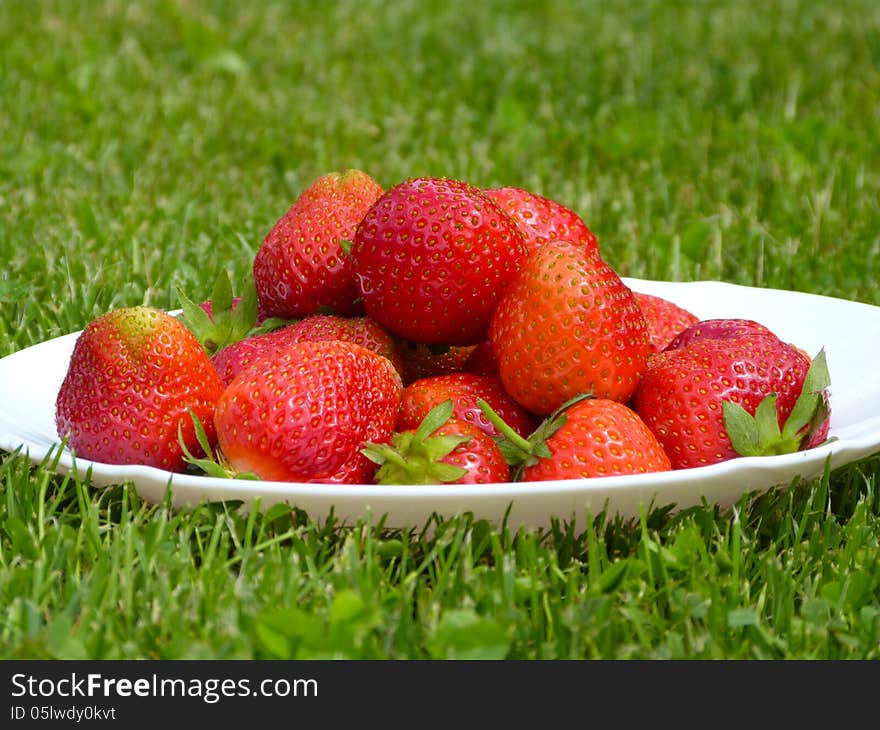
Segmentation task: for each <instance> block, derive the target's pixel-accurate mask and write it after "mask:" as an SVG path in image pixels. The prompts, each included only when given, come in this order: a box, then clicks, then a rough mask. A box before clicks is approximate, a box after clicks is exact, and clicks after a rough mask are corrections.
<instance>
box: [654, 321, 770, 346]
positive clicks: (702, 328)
mask: <svg viewBox="0 0 880 730" xmlns="http://www.w3.org/2000/svg"><path fill="white" fill-rule="evenodd" d="M753 334H754V335H773V336H774V337H775V335H774V334H773V332H771V331H770V330H769V329H768V328H767V327H765V326H764V325H763V324H761V323H760V322H755V320H753V319H736V318H719V319H701V320H698V321H697V322H694V323H693V324H691V325H689V326H688V327H685V328H684V329H683V330H682V331H681V332H679V333H678V334H677V335H676V336H675V337H673V338H672V339H671V340H670V341H669V344H667V345H666V347H665V348H664V349H666V350H677V349H678V348H680V347H687V345H689V344H690V343H691V342H695V341H696V340H706V339H713V340H719V339H731V338H734V337H742V336H743V335H753Z"/></svg>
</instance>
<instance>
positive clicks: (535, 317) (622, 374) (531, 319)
mask: <svg viewBox="0 0 880 730" xmlns="http://www.w3.org/2000/svg"><path fill="white" fill-rule="evenodd" d="M489 339H490V341H491V342H492V348H493V350H494V352H495V357H496V360H497V362H498V373H499V376H500V378H501V382H502V383H503V384H504V387H505V389H506V390H507V391H508V392H509V393H510V394H511V395H512V396H513V397H514V398H515V399H516V400H517V401H518V402H519V403H520V404H521V405H523V406H524V407H525V408H527V409H528V410H530V411H532V412H533V413H536V414H538V415H547V414H549V413H551V412H552V411H554V410H555V409H556V408H558V407H559V406H560V405H562V404H563V403H564V402H565V401H567V400H568V399H569V398H571V397H573V396H575V395H578V394H581V393H586V392H591V393H592V394H593V395H594V396H595V397H597V398H610V399H612V400H619V401H622V402H624V401H627V400H628V399H629V398H630V397H631V396H632V394H633V392H635V389H636V386H637V385H638V381H639V377H640V375H641V373H642V371H643V370H644V368H645V362H646V360H647V358H648V354H649V353H650V352H651V348H650V341H649V335H648V330H647V324H646V323H645V318H644V317H643V315H642V313H641V310H640V309H639V306H638V304H637V303H636V301H635V298H634V297H633V294H632V292H631V291H630V289H629V287H627V286H626V285H625V284H624V283H623V282H622V281H621V279H620V277H619V276H618V275H617V273H616V272H615V271H614V270H613V269H612V268H611V267H610V266H608V265H607V264H606V263H604V262H603V261H602V259H601V258H600V257H598V256H595V255H594V256H590V255H588V254H587V253H586V252H585V251H584V250H583V248H582V247H581V246H579V245H577V244H575V243H571V242H569V241H550V242H548V243H546V244H544V245H543V246H542V247H541V249H540V250H539V251H538V252H537V253H535V254H533V255H532V256H530V257H529V258H528V259H527V261H526V263H525V265H524V266H523V268H522V270H521V271H520V272H519V274H518V275H517V277H516V278H515V279H514V281H513V282H512V283H511V285H510V286H508V287H507V289H506V290H505V292H504V294H503V296H502V297H501V301H500V302H499V304H498V307H497V309H496V310H495V313H494V315H493V318H492V323H491V327H490V329H489Z"/></svg>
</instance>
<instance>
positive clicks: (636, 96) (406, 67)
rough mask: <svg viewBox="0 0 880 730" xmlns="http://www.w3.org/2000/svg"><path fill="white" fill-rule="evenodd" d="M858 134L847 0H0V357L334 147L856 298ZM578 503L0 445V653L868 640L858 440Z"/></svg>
mask: <svg viewBox="0 0 880 730" xmlns="http://www.w3.org/2000/svg"><path fill="white" fill-rule="evenodd" d="M878 130H880V4H877V3H876V2H873V1H872V0H861V1H859V0H845V1H843V2H836V3H828V2H818V1H817V2H810V1H808V0H779V1H775V2H767V3H747V2H734V1H731V2H720V1H719V2H711V1H710V2H683V1H678V2H661V1H659V0H658V1H656V2H650V1H646V2H623V1H616V2H607V3H599V2H587V1H583V2H577V1H576V0H555V1H553V2H540V3H539V2H526V1H517V2H501V1H499V2H495V1H492V2H482V3H446V2H439V1H437V2H433V1H424V0H420V1H418V2H416V1H415V0H413V1H409V0H394V1H392V2H364V1H363V0H361V1H360V2H335V3H326V2H259V3H234V2H221V1H219V0H218V1H216V2H208V1H207V0H206V1H201V2H200V1H198V0H165V1H159V0H156V1H152V0H151V1H145V2H139V3H128V2H123V1H122V0H95V1H94V2H73V1H67V0H55V1H45V2H29V1H28V0H4V2H2V3H0V261H2V262H3V265H2V271H0V357H2V356H5V355H9V354H11V353H13V352H16V351H18V350H21V349H23V348H26V347H29V346H31V345H34V344H37V343H39V342H41V341H43V340H46V339H48V338H51V337H55V336H58V335H61V334H64V333H68V332H73V331H76V330H80V329H82V328H83V327H84V326H85V325H86V324H87V323H88V322H89V321H90V320H91V319H92V318H93V317H95V316H97V315H99V314H102V313H104V312H106V311H108V310H110V309H112V308H114V307H119V306H123V305H132V304H141V303H146V304H151V305H155V306H159V307H163V308H174V307H176V306H178V302H177V298H176V289H177V287H178V286H180V287H182V288H183V289H184V290H186V291H187V292H189V293H190V294H191V295H192V296H194V297H199V296H202V295H207V293H208V292H209V290H210V286H211V282H212V281H213V280H214V278H215V276H216V274H217V272H218V271H219V270H220V269H221V268H225V269H227V270H229V271H230V272H231V273H232V275H233V277H234V278H235V280H236V281H240V280H241V278H242V277H243V276H245V275H246V274H247V273H248V272H249V268H250V265H251V262H252V259H253V255H254V253H255V251H256V249H257V248H258V246H259V244H260V242H261V240H262V237H263V236H264V235H265V234H266V232H267V231H268V229H269V228H270V227H271V226H272V224H273V223H274V222H275V221H276V220H277V218H278V217H279V216H280V215H281V214H282V213H283V212H284V211H285V210H286V209H287V207H288V206H289V205H290V204H291V203H292V202H293V200H294V199H295V198H296V196H297V195H298V194H299V193H300V192H301V191H302V189H303V188H304V187H305V186H306V185H308V184H309V182H311V181H312V180H313V179H314V178H316V177H318V176H319V175H321V174H323V173H325V172H329V171H331V170H337V169H343V168H346V167H357V168H360V169H362V170H365V171H367V172H369V173H370V174H371V175H372V176H373V177H374V178H375V179H376V180H378V181H379V182H380V184H382V185H383V186H385V187H390V186H391V185H393V184H395V183H397V182H399V181H401V180H403V179H404V178H406V177H410V176H416V175H423V174H431V175H445V176H449V177H455V178H460V179H464V180H467V181H469V182H471V183H473V184H476V185H479V186H482V187H492V186H498V185H516V186H519V187H524V188H528V189H530V190H533V191H535V192H539V193H541V194H543V195H546V196H548V197H551V198H554V199H556V200H558V201H560V202H562V203H564V204H566V205H568V206H570V207H572V208H573V209H575V210H576V211H578V213H580V215H581V216H582V217H583V218H584V220H585V221H586V222H587V223H588V225H589V226H590V227H591V229H592V230H593V231H594V232H595V233H596V234H597V236H598V239H599V241H600V245H601V246H602V249H603V253H604V256H605V258H606V260H607V261H608V263H610V264H611V265H612V266H614V268H615V269H616V270H617V271H618V272H619V273H620V274H621V275H624V276H632V277H639V278H647V279H663V280H672V281H691V280H700V279H720V280H724V281H729V282H733V283H739V284H745V285H750V286H761V287H773V288H779V289H793V290H798V291H803V292H812V293H817V294H826V295H830V296H835V297H840V298H844V299H853V300H858V301H862V302H866V303H868V304H873V305H880V286H878V284H877V282H878V280H880V264H878V261H880V134H878ZM877 350H878V354H880V343H878V344H877ZM840 386H841V387H845V384H840ZM746 486H747V485H744V488H745V487H746ZM591 518H592V519H591V520H590V521H589V523H588V525H587V526H586V528H584V527H583V525H582V526H581V529H575V528H573V527H572V526H571V525H570V524H567V523H565V522H559V523H557V524H555V525H554V526H553V527H552V528H550V529H546V530H528V529H525V528H522V529H516V530H513V529H510V528H507V527H506V526H504V525H491V524H488V523H486V522H484V521H480V520H475V519H473V518H472V517H470V516H468V515H463V516H458V517H449V518H445V519H443V520H440V521H438V522H437V523H436V524H432V525H430V527H431V529H430V530H426V529H425V528H426V527H427V525H413V526H412V529H406V530H400V529H389V528H386V527H385V526H384V525H383V524H382V521H381V518H380V517H379V516H374V517H372V518H370V519H367V518H365V519H364V520H363V521H361V522H358V523H357V524H347V525H341V524H338V523H337V522H336V521H334V520H332V519H330V520H325V519H318V518H316V517H315V516H311V515H308V514H305V513H303V512H301V511H298V510H291V509H289V508H280V507H276V508H272V509H270V510H268V511H264V512H260V513H257V512H251V513H250V514H242V513H240V512H239V511H237V510H236V509H235V506H234V505H223V504H203V505H201V506H198V507H194V508H191V509H185V510H180V511H176V510H172V509H171V508H170V505H168V504H164V505H162V504H160V505H154V504H147V503H145V502H143V501H142V500H141V499H139V498H138V496H137V494H136V493H135V491H134V489H133V487H132V485H131V484H130V483H124V484H119V485H117V486H114V487H112V488H109V489H106V490H99V489H95V488H93V487H91V486H90V485H89V484H88V483H83V482H82V481H79V480H77V479H74V478H64V477H61V476H57V475H55V474H54V473H53V472H52V470H51V468H50V465H45V464H44V465H32V464H31V462H30V461H29V460H28V459H27V458H25V457H24V456H23V455H21V454H12V453H5V452H0V603H2V605H3V606H4V610H3V611H2V615H0V656H2V657H4V658H29V659H30V658H89V659H115V658H148V659H153V658H155V659H160V658H161V659H177V658H212V659H215V658H216V659H226V658H295V657H327V656H330V657H342V658H417V659H421V658H450V657H485V658H511V659H520V658H524V659H551V658H602V659H617V658H620V659H625V658H638V659H661V658H713V659H715V658H717V659H740V658H768V659H876V658H880V549H878V543H880V454H875V455H874V456H873V457H870V458H868V459H865V460H864V461H862V462H860V463H856V464H852V465H848V466H845V467H842V468H839V469H836V470H834V471H831V472H830V473H826V475H825V476H824V477H823V478H821V479H817V480H813V481H809V482H805V481H796V482H794V483H793V484H791V485H783V488H781V489H778V490H775V489H774V490H771V491H769V492H766V493H745V494H744V496H743V498H742V500H741V501H740V502H739V503H738V504H737V505H736V507H735V508H732V509H725V510H722V509H719V508H717V507H715V506H713V505H708V504H707V505H705V506H702V507H698V508H693V509H688V510H686V511H683V512H678V513H670V512H668V511H665V510H654V511H653V512H651V513H649V514H645V515H643V516H642V517H641V518H639V519H635V520H622V519H618V518H616V517H615V516H614V515H606V514H600V515H592V516H591Z"/></svg>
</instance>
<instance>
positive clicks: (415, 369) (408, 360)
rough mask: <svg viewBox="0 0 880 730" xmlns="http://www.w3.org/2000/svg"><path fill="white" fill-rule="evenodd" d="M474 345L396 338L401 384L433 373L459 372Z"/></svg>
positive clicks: (431, 375)
mask: <svg viewBox="0 0 880 730" xmlns="http://www.w3.org/2000/svg"><path fill="white" fill-rule="evenodd" d="M475 347H476V346H475V345H461V346H455V345H453V346H452V347H450V346H447V345H425V344H422V343H419V342H409V341H408V340H404V339H401V338H397V349H398V351H399V352H400V357H401V358H402V360H403V370H402V374H403V384H404V385H409V384H410V383H413V382H415V381H416V380H421V379H422V378H431V377H434V376H435V375H449V374H451V373H460V372H461V371H462V370H464V365H465V363H466V362H467V360H468V358H469V357H470V355H471V353H472V352H473V351H474V348H475Z"/></svg>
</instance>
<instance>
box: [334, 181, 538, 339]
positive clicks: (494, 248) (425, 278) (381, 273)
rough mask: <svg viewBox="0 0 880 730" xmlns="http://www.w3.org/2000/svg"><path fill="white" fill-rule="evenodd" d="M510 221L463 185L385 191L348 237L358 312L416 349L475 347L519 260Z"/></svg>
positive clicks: (521, 248)
mask: <svg viewBox="0 0 880 730" xmlns="http://www.w3.org/2000/svg"><path fill="white" fill-rule="evenodd" d="M526 250H527V249H526V244H525V239H524V237H523V235H522V233H521V232H520V231H519V229H518V228H517V227H516V225H515V224H514V222H513V221H512V220H511V219H510V217H509V216H508V215H507V214H506V213H504V211H502V210H501V209H500V208H499V207H498V206H497V205H496V204H495V203H494V202H493V201H492V200H491V199H489V198H488V197H486V196H485V195H484V194H483V193H482V192H481V191H480V190H479V189H477V188H475V187H474V186H472V185H469V184H468V183H466V182H461V181H458V180H449V179H443V178H432V177H423V178H415V179H410V180H406V181H404V182H402V183H400V184H398V185H396V186H395V187H393V188H391V189H390V190H389V191H388V192H386V193H385V194H384V195H382V197H380V198H379V200H377V201H376V203H375V205H373V207H372V208H370V210H369V211H368V212H367V214H366V215H365V216H364V219H363V220H362V221H361V223H360V225H359V226H358V227H357V231H356V233H355V236H354V242H353V244H352V247H351V259H352V262H353V267H354V271H355V274H356V276H357V280H358V287H359V290H360V293H361V297H362V298H363V304H364V308H365V310H366V312H367V314H368V315H369V316H371V317H372V318H373V319H375V320H376V321H377V322H379V324H381V325H382V326H384V327H385V328H386V329H388V330H389V331H391V332H392V333H394V334H396V335H398V336H399V337H402V338H403V339H406V340H409V341H411V342H416V343H425V344H441V345H455V346H463V345H476V344H478V343H480V342H482V341H483V340H485V339H486V331H487V329H488V327H489V319H490V317H491V316H492V311H493V310H494V308H495V305H496V303H497V301H498V298H499V297H500V296H501V292H502V291H503V290H504V288H505V286H506V285H507V283H508V282H509V281H510V279H511V278H512V277H513V275H514V274H515V273H516V271H517V270H518V269H519V267H520V266H521V264H522V262H523V260H524V258H525V255H526Z"/></svg>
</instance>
